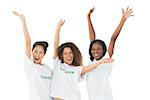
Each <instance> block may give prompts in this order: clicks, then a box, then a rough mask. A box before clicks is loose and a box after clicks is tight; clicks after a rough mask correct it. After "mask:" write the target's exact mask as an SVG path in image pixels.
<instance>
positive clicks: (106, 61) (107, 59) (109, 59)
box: [102, 58, 114, 63]
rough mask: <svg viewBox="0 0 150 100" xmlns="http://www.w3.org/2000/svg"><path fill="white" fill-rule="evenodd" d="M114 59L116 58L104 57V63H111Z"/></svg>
mask: <svg viewBox="0 0 150 100" xmlns="http://www.w3.org/2000/svg"><path fill="white" fill-rule="evenodd" d="M113 61H114V60H113V59H112V58H104V59H102V63H111V62H113Z"/></svg>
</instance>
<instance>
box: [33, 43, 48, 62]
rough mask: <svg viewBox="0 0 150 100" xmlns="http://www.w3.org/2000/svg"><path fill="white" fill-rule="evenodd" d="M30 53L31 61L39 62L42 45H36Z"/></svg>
mask: <svg viewBox="0 0 150 100" xmlns="http://www.w3.org/2000/svg"><path fill="white" fill-rule="evenodd" d="M32 54H33V62H34V63H35V64H41V61H42V59H43V57H44V55H45V54H44V48H43V46H42V45H37V46H36V47H35V48H34V49H33V50H32Z"/></svg>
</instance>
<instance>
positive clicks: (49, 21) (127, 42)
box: [0, 0, 150, 100]
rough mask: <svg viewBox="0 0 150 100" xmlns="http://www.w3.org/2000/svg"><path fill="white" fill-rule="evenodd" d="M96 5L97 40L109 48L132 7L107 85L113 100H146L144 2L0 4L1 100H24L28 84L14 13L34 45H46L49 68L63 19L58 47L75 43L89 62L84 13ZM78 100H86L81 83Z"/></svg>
mask: <svg viewBox="0 0 150 100" xmlns="http://www.w3.org/2000/svg"><path fill="white" fill-rule="evenodd" d="M93 6H95V11H94V13H93V14H92V22H93V26H94V28H95V31H96V35H97V38H98V39H102V40H104V41H105V42H106V44H107V45H108V44H109V40H110V37H111V35H112V33H113V32H114V30H115V28H116V27H117V25H118V23H119V21H120V19H121V17H122V11H121V8H126V7H127V6H130V8H132V9H133V11H134V13H133V14H134V17H130V18H129V19H128V20H127V21H126V22H125V25H124V26H123V29H122V31H121V33H120V35H119V37H118V39H117V41H116V45H115V50H114V55H113V59H114V60H115V61H114V66H113V70H112V74H111V76H110V83H111V87H112V92H113V96H114V100H150V96H149V93H150V78H149V77H150V64H149V62H150V61H149V56H150V53H149V51H150V47H149V43H150V39H149V34H150V30H149V26H150V14H149V9H150V6H149V3H148V0H0V100H28V93H29V91H28V90H29V84H28V81H27V79H26V76H25V73H24V68H23V59H24V58H23V55H24V46H25V41H24V36H23V30H22V23H21V20H20V19H19V18H18V17H16V16H14V15H13V14H12V11H14V10H15V11H18V12H20V13H23V14H24V16H25V17H26V21H27V27H28V30H29V33H30V36H31V39H32V43H34V42H35V41H37V40H45V41H47V42H48V43H49V47H48V52H47V54H46V56H45V58H44V60H43V62H45V63H47V64H49V66H50V67H51V68H52V69H53V66H52V60H51V58H52V57H53V40H54V34H55V28H56V25H57V23H58V22H59V20H60V19H61V18H62V19H65V21H66V22H65V24H64V25H63V27H62V29H61V35H60V39H61V40H60V42H61V43H63V42H67V41H71V42H74V43H75V44H76V45H77V46H78V47H79V49H80V51H81V53H82V54H83V58H84V64H85V65H86V64H87V63H88V46H89V37H88V24H87V13H88V11H89V9H91V8H92V7H93ZM80 90H81V95H82V100H88V97H87V92H86V86H85V81H83V82H81V83H80Z"/></svg>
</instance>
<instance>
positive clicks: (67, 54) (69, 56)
mask: <svg viewBox="0 0 150 100" xmlns="http://www.w3.org/2000/svg"><path fill="white" fill-rule="evenodd" d="M62 57H63V61H64V63H67V64H69V65H72V62H73V58H74V55H73V52H72V50H71V48H70V47H65V48H64V50H63V53H62Z"/></svg>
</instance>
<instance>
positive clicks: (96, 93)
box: [86, 7, 133, 100]
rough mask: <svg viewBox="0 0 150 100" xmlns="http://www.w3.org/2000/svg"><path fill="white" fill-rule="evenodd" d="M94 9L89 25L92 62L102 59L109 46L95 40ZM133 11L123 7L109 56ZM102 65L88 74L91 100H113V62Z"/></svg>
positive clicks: (89, 14)
mask: <svg viewBox="0 0 150 100" xmlns="http://www.w3.org/2000/svg"><path fill="white" fill-rule="evenodd" d="M93 11H94V8H92V9H91V10H90V11H89V13H88V15H87V18H88V27H89V37H90V41H91V44H90V47H89V55H90V60H91V62H90V63H94V62H97V61H99V60H100V59H102V58H103V57H104V56H105V54H106V53H107V47H106V44H105V42H104V41H102V40H98V39H96V40H95V37H96V36H95V31H94V28H93V25H92V22H91V14H92V12H93ZM132 13H133V11H132V9H130V8H129V7H127V8H126V10H124V9H122V14H123V15H122V19H121V21H120V23H119V25H118V27H117V28H116V30H115V32H114V33H113V35H112V37H111V40H110V44H109V48H108V56H107V57H110V58H111V57H112V55H113V50H114V46H115V42H116V40H117V37H118V36H119V33H120V31H121V29H122V27H123V25H124V23H125V21H126V20H127V19H128V18H129V17H130V16H133V15H132ZM99 66H100V67H99V68H97V69H94V70H93V71H91V72H89V73H88V75H87V80H86V82H87V90H88V95H89V99H90V100H112V99H113V97H112V92H111V88H110V85H109V79H108V77H109V75H110V73H111V69H112V64H111V63H109V64H108V63H107V64H102V65H99Z"/></svg>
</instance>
